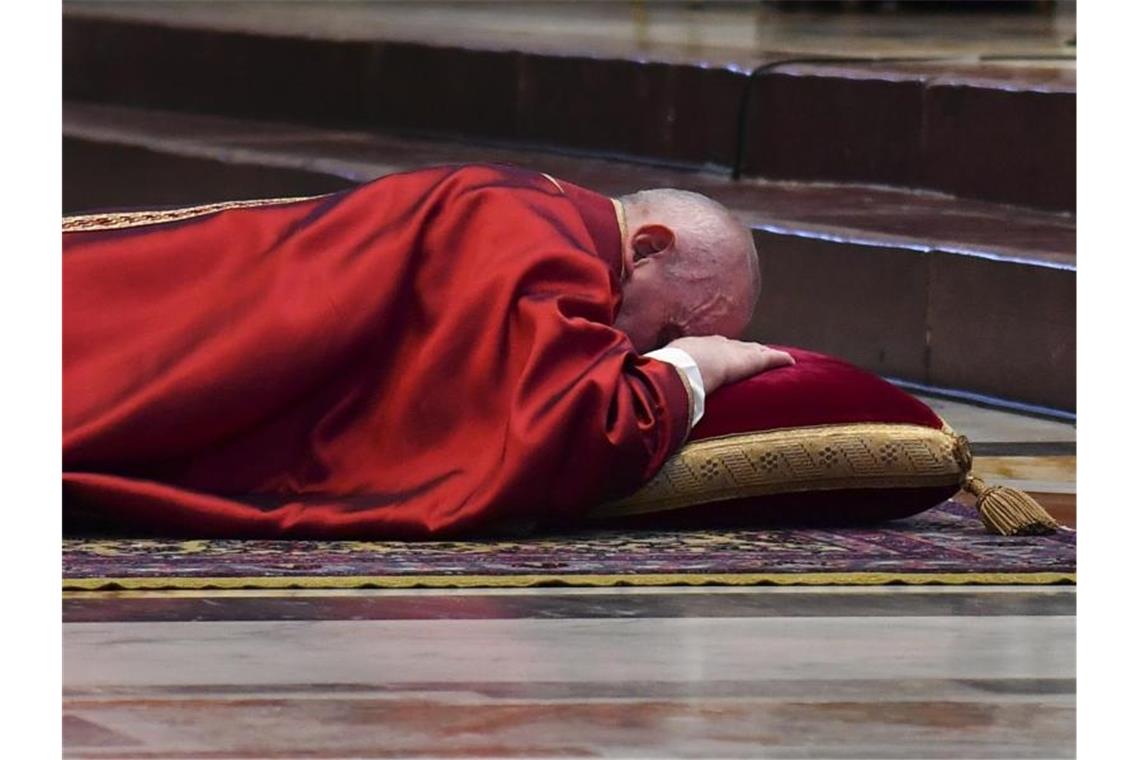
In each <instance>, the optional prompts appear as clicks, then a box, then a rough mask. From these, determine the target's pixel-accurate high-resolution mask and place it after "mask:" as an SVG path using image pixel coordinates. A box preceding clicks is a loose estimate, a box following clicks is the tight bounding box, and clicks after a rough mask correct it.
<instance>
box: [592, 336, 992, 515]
mask: <svg viewBox="0 0 1140 760" xmlns="http://www.w3.org/2000/svg"><path fill="white" fill-rule="evenodd" d="M774 347H775V346H774ZM778 348H782V349H783V350H786V351H788V352H789V353H791V354H792V355H793V356H794V357H795V358H796V364H795V365H794V366H791V367H784V368H781V369H777V370H773V371H770V372H765V373H763V374H761V375H757V376H755V377H752V378H749V379H747V380H744V381H742V382H739V383H736V384H734V385H730V386H726V387H724V388H722V389H720V390H718V391H717V392H716V393H713V394H712V395H710V396H709V397H708V399H707V400H706V406H705V416H704V417H703V418H702V420H701V422H700V423H699V424H698V425H697V426H696V427H695V428H694V429H693V431H692V433H691V435H690V437H689V441H688V443H687V444H686V445H685V447H683V448H682V449H681V451H680V452H678V454H677V455H675V456H674V457H673V459H671V460H670V461H669V462H668V463H667V464H666V465H665V467H664V468H662V471H661V472H660V473H659V474H658V475H657V477H656V478H654V480H653V481H651V482H650V483H648V484H647V485H646V486H645V487H643V488H642V489H641V490H640V491H638V492H637V493H635V494H634V495H633V496H631V497H628V498H626V499H622V500H621V501H618V502H613V503H611V504H607V505H603V506H602V507H600V508H598V509H597V510H595V511H594V512H593V513H592V516H593V517H595V518H597V519H603V520H606V521H615V520H616V521H619V522H621V523H622V524H626V525H652V526H661V525H692V524H700V525H710V524H732V525H740V524H757V525H767V524H772V525H782V524H821V523H826V524H844V523H852V524H858V523H869V522H877V521H881V520H889V519H896V518H900V517H906V516H909V515H913V514H916V513H918V512H921V511H923V510H925V509H929V508H930V507H933V506H935V505H937V504H939V503H941V502H942V501H944V500H946V499H948V498H950V497H951V496H953V495H954V494H955V493H956V492H957V491H958V490H959V488H960V486H961V483H962V482H963V481H964V479H965V476H966V474H967V473H968V471H969V459H970V456H969V450H968V447H967V444H966V442H965V439H963V438H962V437H961V436H958V435H956V434H955V433H954V432H953V431H952V430H950V429H949V428H948V427H946V426H945V425H944V423H943V421H942V420H941V419H940V418H939V417H938V415H937V414H935V413H934V412H933V411H932V410H931V409H930V407H928V406H927V405H926V404H924V403H922V402H921V401H919V400H918V399H916V398H915V397H914V396H911V395H910V394H909V393H906V392H905V391H903V390H900V389H899V388H897V387H895V386H894V385H891V384H890V383H888V382H887V381H885V380H883V379H882V378H880V377H877V376H875V375H873V374H871V373H869V372H866V371H864V370H861V369H858V368H857V367H854V366H852V365H851V364H848V363H847V362H844V361H842V360H840V359H836V358H834V357H831V356H827V355H825V354H820V353H815V352H812V351H804V350H801V349H795V348H786V347H782V346H780V347H778Z"/></svg>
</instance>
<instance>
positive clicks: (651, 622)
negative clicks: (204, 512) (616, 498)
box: [63, 401, 1076, 758]
mask: <svg viewBox="0 0 1140 760" xmlns="http://www.w3.org/2000/svg"><path fill="white" fill-rule="evenodd" d="M932 403H934V405H935V406H936V407H937V408H938V411H939V413H940V414H942V415H943V416H944V418H946V419H947V421H948V422H949V423H950V424H951V425H953V426H954V427H955V428H956V429H958V430H959V431H961V432H964V433H965V434H967V435H968V436H970V437H971V438H972V440H974V441H975V443H976V444H977V445H978V447H980V448H982V449H983V450H986V451H988V452H990V454H991V455H992V456H993V457H994V459H993V460H992V468H993V469H994V471H995V474H997V475H1000V476H1001V477H1002V478H1005V477H1007V476H1008V479H1011V480H1021V481H1025V482H1030V481H1031V482H1033V483H1035V484H1037V486H1038V487H1039V488H1040V489H1041V490H1042V492H1043V494H1042V496H1043V501H1046V505H1047V506H1049V504H1050V503H1051V502H1049V501H1047V500H1046V499H1045V498H1044V497H1046V496H1047V497H1050V498H1054V499H1056V498H1060V499H1069V500H1070V502H1069V508H1070V509H1071V508H1072V506H1073V504H1072V501H1071V500H1072V499H1074V498H1075V497H1074V496H1073V491H1074V488H1073V479H1072V467H1071V466H1070V465H1069V463H1070V461H1071V460H1072V459H1073V457H1074V455H1075V443H1074V440H1075V434H1074V433H1075V431H1074V428H1073V426H1072V425H1069V424H1065V423H1057V422H1049V421H1043V420H1036V419H1031V418H1023V417H1018V416H1014V415H1008V414H1004V413H1000V412H992V411H988V410H983V409H977V408H974V407H969V406H965V405H962V404H957V403H952V402H941V401H937V402H932ZM1035 451H1044V452H1046V453H1045V454H1043V455H1041V456H1035V455H1034V453H1033V452H1035ZM1018 452H1021V453H1020V454H1019V453H1018ZM985 459H986V458H985V457H982V458H980V461H985ZM1050 490H1051V491H1052V493H1049V491H1050ZM1050 508H1052V507H1050ZM1071 517H1072V518H1073V519H1075V512H1073V513H1072V514H1071ZM1075 606H1076V594H1075V590H1074V589H1073V588H1072V587H1047V586H1044V587H1016V588H1015V587H954V588H952V587H878V588H865V587H860V588H854V587H851V588H845V587H831V588H826V587H825V588H808V587H803V588H743V589H742V588H658V589H623V588H610V589H533V590H497V591H492V590H473V591H439V590H437V591H427V590H424V591H405V590H400V591H278V592H274V591H248V592H240V591H231V592H225V591H213V592H210V591H207V592H97V593H71V594H67V595H66V596H65V599H64V607H63V613H64V722H63V735H64V747H65V755H66V756H68V757H90V758H157V757H162V758H172V757H174V758H178V757H194V758H200V757H258V758H275V757H440V756H446V757H536V756H559V757H594V756H610V757H615V756H616V757H782V758H819V757H835V758H868V757H875V758H893V757H906V758H917V757H1072V756H1074V754H1075V689H1076V683H1075V676H1076V663H1075V659H1076V656H1075Z"/></svg>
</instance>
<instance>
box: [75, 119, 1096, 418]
mask: <svg viewBox="0 0 1140 760" xmlns="http://www.w3.org/2000/svg"><path fill="white" fill-rule="evenodd" d="M134 118H137V122H136V123H135V124H134V126H133V127H132V126H131V125H132V119H134ZM239 126H240V129H239ZM211 129H212V130H213V131H212V132H211ZM163 130H165V131H163ZM178 130H183V131H182V133H181V135H182V136H178V135H179V132H178ZM241 130H244V132H243V131H241ZM64 133H65V135H66V136H70V138H72V139H79V140H95V141H97V142H103V143H107V144H113V145H118V146H128V147H129V148H130V149H132V150H139V149H143V152H144V153H146V154H147V155H149V156H151V158H150V159H148V160H151V161H159V162H161V161H162V160H164V159H163V157H164V156H167V157H169V156H172V155H173V156H183V157H192V158H194V159H196V160H199V161H204V162H207V163H215V164H217V165H218V166H224V165H226V164H227V163H228V162H237V163H244V164H248V165H252V166H263V167H266V168H267V170H268V169H269V168H273V169H274V170H275V171H281V170H283V169H290V170H294V174H293V175H291V181H298V182H311V181H314V180H316V179H321V180H322V181H327V180H328V179H329V178H330V175H333V174H336V175H339V176H340V177H342V178H343V180H342V181H343V182H344V184H345V186H348V185H349V184H351V183H353V182H360V181H365V180H367V179H370V178H372V177H376V176H381V175H384V174H388V173H391V172H393V171H401V170H405V169H408V168H413V167H416V166H424V165H430V164H439V163H453V162H455V163H461V162H468V161H483V160H489V161H506V162H512V163H518V164H522V165H526V166H531V167H534V168H539V169H541V170H544V171H547V172H549V173H551V174H553V175H555V176H558V177H560V178H563V179H567V180H569V181H571V182H576V183H579V184H582V185H584V186H587V187H591V188H594V189H596V190H599V191H600V192H605V193H608V194H611V195H620V194H621V193H624V192H629V191H631V190H634V189H638V188H639V187H645V186H679V187H686V188H688V189H693V190H698V191H701V192H706V193H708V194H709V195H711V196H713V197H717V198H719V199H720V200H722V201H723V202H726V205H728V206H729V207H730V208H732V209H733V210H734V211H736V212H737V213H738V214H739V215H740V216H742V217H743V218H744V219H745V220H746V221H747V222H749V223H750V224H752V226H753V231H754V236H755V237H756V240H757V244H758V248H759V250H760V253H761V260H762V266H763V268H764V271H765V278H766V283H767V284H766V290H765V297H764V298H762V299H761V305H760V307H759V308H758V310H757V313H756V317H755V319H754V321H753V324H752V326H750V328H749V337H753V338H755V339H762V340H766V341H768V342H773V343H788V344H792V345H800V346H804V347H807V348H813V349H816V350H821V351H826V352H829V353H834V354H838V355H840V356H844V357H845V358H847V359H849V360H851V361H853V362H855V363H856V364H859V365H860V366H864V367H866V368H867V369H869V370H872V371H875V372H877V373H879V374H882V375H887V376H890V377H895V378H899V379H903V380H908V381H912V382H917V383H920V384H922V385H924V386H928V387H931V386H933V387H941V388H953V389H962V390H966V391H971V392H975V393H980V394H985V395H987V396H989V397H991V398H994V399H999V400H1000V399H1010V400H1013V401H1017V402H1023V403H1027V404H1034V405H1037V406H1041V407H1047V408H1051V409H1057V410H1062V411H1070V410H1072V409H1074V408H1075V366H1076V365H1075V341H1076V337H1075V324H1076V318H1075V278H1076V261H1075V255H1073V254H1071V253H1070V254H1065V253H1061V252H1058V251H1053V252H1045V253H1042V252H1034V251H1032V250H1023V251H1021V254H1022V255H1018V256H1009V255H1008V253H1003V252H1001V251H989V252H983V253H984V255H975V254H974V253H968V252H964V249H959V250H955V249H954V247H953V246H942V247H945V248H948V249H949V250H941V248H940V244H939V243H938V242H937V241H930V240H923V239H918V240H911V241H910V244H907V245H902V244H900V242H899V240H897V239H892V237H891V236H889V235H886V236H885V235H881V234H877V233H875V234H868V233H867V231H866V230H858V229H854V230H852V229H842V230H839V231H838V232H836V230H835V229H832V230H831V231H830V232H828V233H827V234H821V233H820V232H819V230H818V229H811V228H809V227H810V226H807V227H805V226H804V225H803V223H802V220H795V219H792V220H785V221H784V222H783V223H782V225H781V227H780V229H773V227H772V225H771V224H770V223H768V222H770V221H771V215H770V214H769V215H767V216H764V215H758V214H757V213H756V212H755V211H752V210H750V209H749V208H748V205H747V204H748V202H749V201H752V202H755V201H756V197H757V196H756V194H757V193H759V194H760V196H761V198H764V197H766V198H768V199H769V200H771V199H773V198H776V199H777V200H778V199H779V198H780V197H782V194H786V193H791V196H792V201H793V203H792V204H791V205H793V206H794V205H795V201H797V200H802V198H800V196H799V195H798V194H799V193H801V192H803V191H804V188H803V187H801V186H799V185H794V186H792V187H790V188H787V187H783V186H772V185H770V184H765V185H755V184H749V183H739V182H733V181H732V180H731V179H729V178H727V177H726V176H724V175H723V174H717V173H713V172H678V171H667V170H662V169H655V168H652V167H644V166H637V165H630V164H621V163H616V162H609V161H600V160H597V159H585V158H578V157H572V156H565V155H557V154H549V153H539V152H525V151H518V150H515V151H506V150H503V149H492V148H486V147H483V146H478V145H471V144H443V143H436V142H431V141H423V140H409V139H406V138H393V137H390V136H384V135H372V134H367V133H359V132H328V131H321V130H312V129H310V128H302V127H293V126H290V125H265V124H255V123H249V122H242V123H241V124H240V125H238V124H235V122H233V120H225V119H219V118H216V117H194V118H193V119H189V117H183V116H179V117H178V118H177V119H174V120H171V119H167V118H157V117H156V116H155V114H154V113H153V112H148V113H141V114H140V113H139V112H138V111H137V110H135V109H112V108H108V107H106V106H95V107H88V106H84V105H77V104H68V105H67V106H66V107H65V109H64ZM167 160H168V159H167ZM65 168H66V166H65ZM114 168H115V167H111V166H109V167H107V169H108V170H114ZM120 168H121V167H120ZM297 177H300V179H296V178H297ZM161 181H162V182H168V183H169V182H177V179H176V178H172V177H168V176H166V173H162V178H161ZM151 189H152V188H150V187H148V188H147V191H148V192H150V190H151ZM228 189H229V190H234V188H232V187H231V188H228ZM306 191H307V186H306V185H297V186H292V185H291V186H289V187H288V188H281V192H280V193H274V194H280V195H296V194H306ZM811 191H813V188H810V187H809V188H807V192H811ZM864 191H865V192H866V193H869V194H870V195H869V196H868V197H869V198H871V201H872V204H871V205H872V206H874V205H875V203H874V201H875V199H876V198H877V199H880V200H882V199H884V198H891V197H895V196H898V195H903V196H905V195H907V194H906V193H900V191H897V190H889V191H888V190H874V189H872V190H866V189H864ZM828 192H832V193H833V195H831V196H828V197H830V198H831V199H832V200H835V199H836V198H839V199H842V198H844V197H846V196H848V195H852V194H855V193H856V189H852V188H849V187H848V188H844V187H839V188H831V189H829V190H828ZM740 193H743V196H741V195H739V194H740ZM834 193H838V196H836V195H834ZM733 194H737V195H735V196H734V195H733ZM764 194H767V195H764ZM245 197H248V196H245ZM742 197H743V201H742V200H741V198H742ZM218 199H220V198H217V197H212V196H211V197H202V198H193V199H186V202H201V201H211V200H218ZM784 200H785V201H786V200H787V199H786V198H785V199H784ZM824 200H827V198H825V199H824ZM924 202H933V203H936V204H949V205H948V206H947V207H943V206H939V205H936V206H935V209H934V211H933V212H930V213H928V211H929V210H924V211H923V213H924V214H927V215H926V216H920V217H919V220H920V221H921V220H922V219H928V220H929V219H934V220H937V219H940V218H943V217H945V216H946V214H945V213H943V212H945V211H946V210H947V208H953V207H955V206H957V205H960V204H964V203H976V202H966V201H962V200H960V199H953V198H934V199H933V200H931V199H930V198H925V200H924ZM816 203H817V205H818V203H819V199H818V198H817V199H816ZM979 208H989V206H984V205H983V206H980V207H979ZM995 209H996V210H995ZM856 210H858V209H856ZM991 210H995V211H994V213H998V214H999V215H998V216H997V217H994V219H992V220H991V221H994V220H996V222H997V223H1000V224H999V226H1000V227H1001V228H1002V230H1003V234H1009V232H1010V230H1016V229H1017V227H1018V224H1019V223H1018V219H1019V218H1022V217H1024V216H1025V215H1029V217H1030V218H1031V219H1032V220H1033V222H1032V224H1029V229H1033V225H1034V224H1040V225H1044V226H1045V229H1046V232H1049V231H1050V230H1055V231H1057V232H1058V233H1065V234H1070V235H1071V233H1072V220H1071V218H1068V217H1065V216H1064V215H1047V214H1040V213H1037V212H1027V211H1023V210H1017V209H1013V210H1009V209H1006V208H1005V207H996V206H995V207H993V209H991ZM1007 211H1008V212H1009V213H1011V214H1013V216H1010V217H1009V218H1008V219H1007V218H1005V217H1002V216H1001V215H1000V214H1001V213H1006V212H1007ZM892 213H893V212H891V210H890V209H888V213H887V216H892ZM979 213H980V212H979ZM1019 215H1020V216H1019ZM758 216H760V217H763V218H764V219H767V220H768V222H760V223H758V222H757V217H758ZM854 216H855V217H856V218H857V217H858V214H855V215H854ZM965 218H966V221H967V222H968V223H969V225H970V226H973V225H974V223H975V222H976V219H975V218H974V217H973V216H971V215H966V217H965ZM1023 222H1024V220H1023ZM839 233H842V234H839ZM895 237H896V238H897V237H898V236H895ZM851 314H859V315H860V319H858V320H852V319H851V318H850V315H851Z"/></svg>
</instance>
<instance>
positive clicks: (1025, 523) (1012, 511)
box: [963, 475, 1059, 536]
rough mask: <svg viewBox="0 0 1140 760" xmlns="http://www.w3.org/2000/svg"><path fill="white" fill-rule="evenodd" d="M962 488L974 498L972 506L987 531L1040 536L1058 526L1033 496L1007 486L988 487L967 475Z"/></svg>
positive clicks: (978, 479) (1001, 533)
mask: <svg viewBox="0 0 1140 760" xmlns="http://www.w3.org/2000/svg"><path fill="white" fill-rule="evenodd" d="M963 489H965V490H966V491H969V492H970V493H972V494H973V495H974V496H975V497H976V501H975V506H976V507H977V510H978V514H979V515H981V518H982V522H983V523H985V526H986V529H987V530H988V531H989V532H990V533H997V534H998V535H1001V536H1039V535H1042V534H1046V533H1053V532H1055V531H1056V530H1057V528H1058V527H1059V526H1058V524H1057V521H1056V520H1054V519H1053V517H1052V515H1050V514H1049V513H1048V512H1046V511H1045V509H1044V508H1043V507H1042V506H1041V505H1040V504H1038V503H1037V502H1036V501H1035V500H1034V498H1033V497H1032V496H1030V495H1029V494H1027V493H1025V491H1020V490H1018V489H1016V488H1010V487H1009V486H993V487H990V486H987V485H986V484H985V482H984V481H983V480H982V479H981V478H975V477H974V476H973V475H970V476H969V477H967V478H966V484H965V485H964V486H963Z"/></svg>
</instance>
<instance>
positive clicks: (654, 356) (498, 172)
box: [63, 165, 791, 539]
mask: <svg viewBox="0 0 1140 760" xmlns="http://www.w3.org/2000/svg"><path fill="white" fill-rule="evenodd" d="M63 287H64V291H63V303H64V320H63V329H64V335H63V347H64V377H63V385H64V399H63V402H64V408H63V416H64V431H63V432H64V446H63V483H64V509H65V525H67V526H69V527H77V526H82V525H90V524H92V523H95V524H98V525H101V526H104V527H107V526H109V527H114V528H117V529H120V530H124V531H132V532H141V531H146V532H157V533H162V534H168V535H185V536H203V537H205V536H214V537H270V538H271V537H309V538H361V539H366V538H372V539H375V538H427V537H436V536H454V535H463V534H471V533H476V532H480V531H485V530H489V529H494V528H495V527H496V526H497V525H501V524H503V523H508V522H509V523H519V522H521V523H527V524H538V525H540V526H542V525H565V524H573V523H574V522H575V521H576V520H577V519H578V518H580V517H581V516H582V515H583V514H584V513H585V512H586V511H588V510H589V508H590V507H592V506H593V505H596V504H598V503H600V502H602V501H605V500H607V499H612V498H618V497H621V496H624V495H627V494H629V493H632V492H633V491H634V490H636V489H637V488H638V487H639V486H640V485H642V484H643V483H644V482H646V481H647V480H648V479H649V478H651V477H652V476H653V475H654V474H655V473H656V472H657V470H658V469H659V468H660V467H661V465H662V464H663V463H664V462H665V460H666V459H668V458H669V457H670V456H671V455H672V454H673V453H675V452H676V451H677V449H678V448H679V447H680V446H681V445H682V444H683V442H684V441H685V438H686V436H687V435H688V432H689V430H690V428H691V427H692V425H694V424H695V423H696V421H697V420H698V419H699V417H700V415H701V410H702V408H703V401H704V396H705V395H706V394H707V393H711V392H712V391H714V390H715V389H716V388H717V387H719V386H720V385H722V384H725V383H730V382H733V381H735V380H738V379H742V378H744V377H747V376H749V375H752V374H754V373H757V372H761V371H764V370H767V369H771V368H774V367H779V366H782V365H784V364H788V363H790V362H791V358H790V357H789V356H787V355H786V354H784V353H782V352H778V351H772V350H769V349H766V348H765V347H763V346H760V345H758V344H754V343H747V342H740V341H737V340H733V339H732V338H737V337H739V336H740V335H741V334H742V333H743V331H744V329H745V326H746V325H747V324H748V321H749V319H750V316H751V313H752V311H753V308H754V306H755V303H756V299H757V296H758V294H759V289H760V278H759V271H758V267H757V263H756V254H755V249H754V248H753V245H752V240H751V236H750V234H749V233H748V231H747V230H746V229H744V228H743V227H742V226H741V225H740V224H739V223H738V222H737V221H736V220H735V219H733V218H732V216H731V215H730V214H728V212H726V211H725V210H724V209H723V208H722V207H720V206H719V205H718V204H716V203H714V202H712V201H710V200H708V199H707V198H704V197H703V196H700V195H696V194H693V193H686V192H682V191H676V190H649V191H644V192H641V193H636V194H634V195H630V196H626V197H623V198H621V199H618V200H616V201H615V200H613V199H610V198H607V197H605V196H602V195H599V194H596V193H593V192H591V191H589V190H586V189H583V188H580V187H577V186H575V185H572V184H570V183H567V182H563V181H560V180H556V179H554V178H551V177H549V176H547V175H544V174H539V173H537V172H531V171H525V170H521V169H517V168H509V167H502V166H486V165H471V166H449V167H436V168H431V169H425V170H421V171H414V172H408V173H404V174H398V175H391V176H388V177H384V178H381V179H379V180H376V181H373V182H370V183H368V184H365V185H362V186H360V187H357V188H354V189H352V190H348V191H344V192H341V193H335V194H332V195H327V196H320V197H316V198H308V199H300V200H280V201H251V202H240V203H231V204H216V205H213V206H204V207H195V208H188V209H175V210H170V211H157V212H156V211H146V212H128V213H108V214H91V215H86V216H80V217H72V218H69V219H66V220H65V221H64V257H63Z"/></svg>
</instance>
